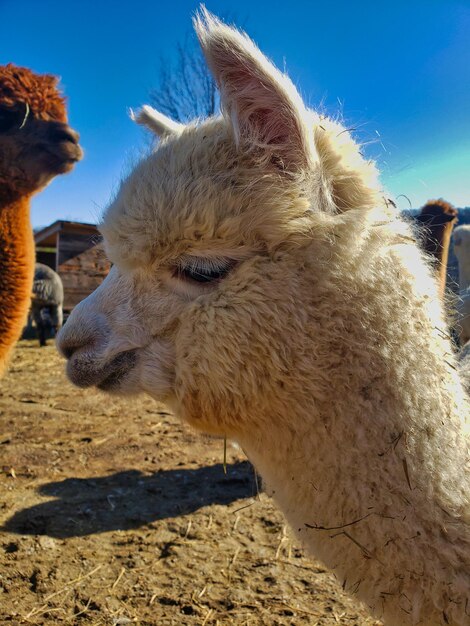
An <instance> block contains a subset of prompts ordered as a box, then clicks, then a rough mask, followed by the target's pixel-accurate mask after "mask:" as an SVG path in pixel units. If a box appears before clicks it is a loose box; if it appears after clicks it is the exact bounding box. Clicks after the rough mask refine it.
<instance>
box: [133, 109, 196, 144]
mask: <svg viewBox="0 0 470 626" xmlns="http://www.w3.org/2000/svg"><path fill="white" fill-rule="evenodd" d="M129 116H130V118H131V120H133V121H134V122H136V123H137V124H140V125H141V126H146V127H147V128H148V129H149V130H151V131H152V133H154V134H155V135H157V137H166V136H168V135H174V134H177V133H180V132H181V131H182V130H183V128H184V124H180V123H179V122H174V121H173V120H172V119H170V118H169V117H167V116H166V115H163V113H159V112H158V111H156V110H155V109H154V108H152V107H151V106H149V105H148V104H144V106H143V107H142V108H141V109H139V110H138V111H137V112H134V111H133V110H132V109H131V110H130V111H129Z"/></svg>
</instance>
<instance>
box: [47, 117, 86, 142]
mask: <svg viewBox="0 0 470 626" xmlns="http://www.w3.org/2000/svg"><path fill="white" fill-rule="evenodd" d="M49 138H50V139H51V140H52V141H57V142H58V143H59V142H62V141H69V142H70V143H73V144H78V142H79V140H80V135H79V134H78V133H77V132H76V131H75V130H73V128H70V126H68V125H67V124H62V123H60V122H54V123H53V125H52V126H51V127H50V130H49Z"/></svg>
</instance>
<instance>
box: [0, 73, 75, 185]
mask: <svg viewBox="0 0 470 626" xmlns="http://www.w3.org/2000/svg"><path fill="white" fill-rule="evenodd" d="M57 83H58V79H57V78H56V77H55V76H51V75H48V74H45V75H38V74H34V73H33V72H32V71H31V70H29V69H27V68H24V67H17V66H15V65H13V64H12V63H9V64H8V65H3V66H0V196H6V197H15V196H23V195H30V194H32V193H34V192H36V191H38V190H40V189H42V188H43V187H44V186H45V185H47V183H48V182H49V181H50V180H51V179H52V178H54V176H56V175H57V174H63V173H65V172H68V171H69V170H71V169H72V167H73V166H74V164H75V163H76V162H77V161H78V160H80V159H81V157H82V150H81V148H80V146H79V145H78V139H79V136H78V134H77V133H76V132H75V131H74V130H72V129H71V128H70V127H69V126H68V124H67V113H66V109H65V99H64V97H63V96H62V94H61V93H60V92H59V90H58V89H57Z"/></svg>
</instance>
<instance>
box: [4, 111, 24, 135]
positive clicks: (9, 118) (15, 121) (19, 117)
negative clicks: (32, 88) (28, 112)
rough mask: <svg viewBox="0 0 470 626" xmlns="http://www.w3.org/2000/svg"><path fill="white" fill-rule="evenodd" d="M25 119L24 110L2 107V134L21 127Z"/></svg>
mask: <svg viewBox="0 0 470 626" xmlns="http://www.w3.org/2000/svg"><path fill="white" fill-rule="evenodd" d="M24 117H25V111H24V108H21V107H20V108H17V107H8V106H0V132H6V131H8V130H10V129H12V128H14V127H19V126H20V125H21V123H22V122H23V119H24Z"/></svg>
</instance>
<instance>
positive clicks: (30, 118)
mask: <svg viewBox="0 0 470 626" xmlns="http://www.w3.org/2000/svg"><path fill="white" fill-rule="evenodd" d="M57 83H58V80H57V78H56V77H55V76H50V75H48V74H45V75H41V74H34V73H33V72H32V71H31V70H29V69H27V68H25V67H17V66H16V65H13V64H12V63H9V64H8V65H3V66H0V376H1V375H2V373H3V372H4V370H5V368H6V365H7V362H8V359H9V357H10V354H11V351H12V348H13V346H14V345H15V343H16V341H17V340H18V339H19V337H20V335H21V332H22V330H23V327H24V325H25V322H26V318H27V315H28V310H29V307H30V303H31V287H32V284H33V276H34V261H35V251H34V239H33V231H32V228H31V221H30V217H29V207H30V201H31V197H32V196H33V194H35V193H36V192H38V191H40V190H41V189H43V188H44V187H45V186H46V185H47V184H48V183H49V182H50V181H51V180H52V179H53V178H54V176H57V175H58V174H65V173H66V172H69V171H70V170H71V169H72V168H73V166H74V165H75V163H76V162H77V161H79V160H80V159H81V157H82V150H81V148H80V146H79V145H78V134H77V133H76V132H75V131H74V130H72V129H71V128H70V126H68V124H67V113H66V109H65V99H64V97H63V95H62V94H61V93H60V91H59V90H58V89H57Z"/></svg>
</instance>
